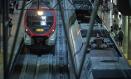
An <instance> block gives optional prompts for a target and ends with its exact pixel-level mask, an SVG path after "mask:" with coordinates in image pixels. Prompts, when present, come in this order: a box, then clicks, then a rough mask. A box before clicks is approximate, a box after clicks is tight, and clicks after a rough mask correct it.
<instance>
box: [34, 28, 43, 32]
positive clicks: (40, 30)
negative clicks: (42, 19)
mask: <svg viewBox="0 0 131 79" xmlns="http://www.w3.org/2000/svg"><path fill="white" fill-rule="evenodd" d="M35 31H36V32H44V29H36V30H35Z"/></svg>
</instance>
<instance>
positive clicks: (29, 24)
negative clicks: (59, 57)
mask: <svg viewBox="0 0 131 79" xmlns="http://www.w3.org/2000/svg"><path fill="white" fill-rule="evenodd" d="M38 12H39V13H38ZM24 27H25V35H24V43H25V45H27V46H30V48H31V50H33V51H35V50H37V51H40V50H44V51H45V50H50V49H49V48H50V47H52V46H54V45H55V39H56V11H55V10H54V9H53V8H50V7H49V6H48V5H47V4H45V3H42V2H40V3H39V6H38V5H37V3H32V5H31V6H30V8H29V9H28V10H27V11H26V13H25V17H24ZM47 48H48V49H47Z"/></svg>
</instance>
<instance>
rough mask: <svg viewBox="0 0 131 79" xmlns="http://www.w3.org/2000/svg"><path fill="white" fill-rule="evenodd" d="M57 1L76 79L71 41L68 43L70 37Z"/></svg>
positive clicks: (76, 78)
mask: <svg viewBox="0 0 131 79" xmlns="http://www.w3.org/2000/svg"><path fill="white" fill-rule="evenodd" d="M57 1H58V5H59V9H60V14H61V18H62V22H63V27H64V32H65V36H66V39H67V45H68V49H69V55H70V59H71V63H72V66H73V73H74V75H75V79H78V77H77V73H76V68H75V63H74V60H73V55H72V53H73V49H72V48H71V41H70V36H69V28H68V27H67V25H66V23H65V19H64V12H63V10H62V6H61V4H60V0H57Z"/></svg>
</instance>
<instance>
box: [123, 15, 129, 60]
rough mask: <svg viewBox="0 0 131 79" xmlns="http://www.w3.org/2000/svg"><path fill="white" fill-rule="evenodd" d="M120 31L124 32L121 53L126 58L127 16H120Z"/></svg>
mask: <svg viewBox="0 0 131 79" xmlns="http://www.w3.org/2000/svg"><path fill="white" fill-rule="evenodd" d="M122 19H123V22H122V29H123V32H124V40H123V52H124V55H125V56H126V58H127V55H128V16H122Z"/></svg>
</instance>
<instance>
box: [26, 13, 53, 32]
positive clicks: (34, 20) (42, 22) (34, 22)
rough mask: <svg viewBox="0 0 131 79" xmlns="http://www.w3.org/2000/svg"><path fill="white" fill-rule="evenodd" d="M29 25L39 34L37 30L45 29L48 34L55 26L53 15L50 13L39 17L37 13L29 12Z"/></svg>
mask: <svg viewBox="0 0 131 79" xmlns="http://www.w3.org/2000/svg"><path fill="white" fill-rule="evenodd" d="M27 25H28V27H30V28H31V29H32V31H35V32H37V31H38V30H37V29H43V31H44V32H47V31H48V30H49V29H50V28H51V26H52V25H53V15H52V14H51V12H50V11H46V12H44V14H43V15H42V16H39V15H37V13H36V12H32V13H30V12H29V13H28V15H27Z"/></svg>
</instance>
